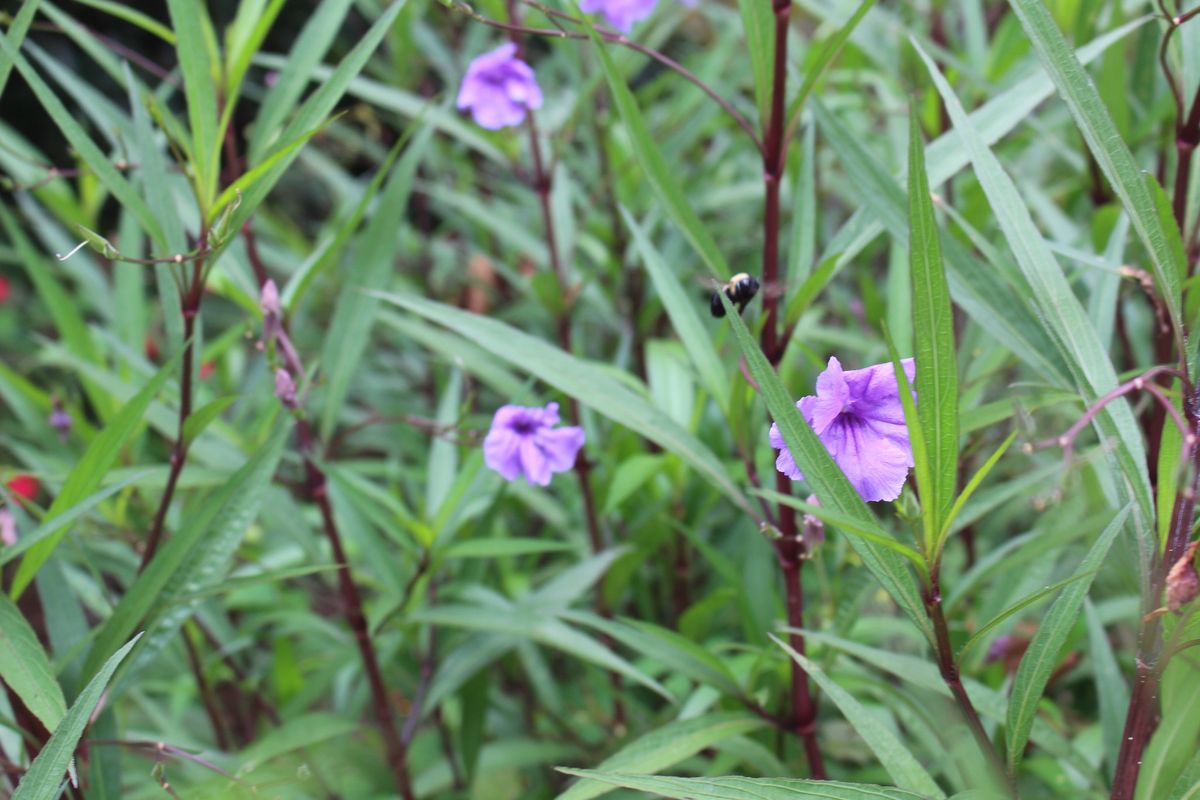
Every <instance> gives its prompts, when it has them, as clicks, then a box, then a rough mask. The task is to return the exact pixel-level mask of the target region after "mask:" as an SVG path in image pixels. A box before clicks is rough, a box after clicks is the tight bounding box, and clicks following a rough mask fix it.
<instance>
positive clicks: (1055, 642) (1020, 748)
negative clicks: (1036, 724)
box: [1005, 506, 1130, 771]
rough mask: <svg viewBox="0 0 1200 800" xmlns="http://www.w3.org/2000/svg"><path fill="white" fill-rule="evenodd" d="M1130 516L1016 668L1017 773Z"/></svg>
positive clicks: (1011, 735) (1120, 517)
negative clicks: (1040, 709)
mask: <svg viewBox="0 0 1200 800" xmlns="http://www.w3.org/2000/svg"><path fill="white" fill-rule="evenodd" d="M1129 512H1130V507H1129V506H1126V507H1125V508H1123V509H1121V511H1120V512H1118V513H1117V515H1116V516H1114V517H1113V519H1112V522H1110V523H1109V524H1108V527H1107V528H1105V529H1104V531H1103V532H1102V533H1101V534H1100V536H1099V538H1097V539H1096V543H1095V544H1093V545H1092V548H1091V549H1090V550H1089V551H1088V553H1087V555H1086V556H1084V559H1083V561H1082V562H1081V563H1080V565H1079V568H1078V569H1077V570H1076V571H1075V575H1077V576H1083V577H1084V579H1083V580H1080V581H1076V582H1075V583H1073V584H1072V585H1071V586H1069V587H1067V589H1066V590H1065V591H1063V593H1062V594H1061V595H1059V597H1058V599H1057V600H1055V601H1054V605H1052V606H1051V607H1050V610H1049V611H1048V612H1047V613H1046V615H1045V616H1044V617H1043V618H1042V624H1041V625H1040V626H1038V630H1037V633H1036V634H1034V636H1033V640H1032V641H1031V642H1030V643H1029V649H1027V650H1026V651H1025V655H1024V656H1023V657H1022V658H1021V664H1020V666H1018V667H1017V674H1016V676H1015V677H1014V678H1013V687H1012V693H1011V696H1010V698H1009V701H1008V735H1007V736H1006V737H1005V740H1006V742H1007V745H1008V763H1009V766H1010V767H1011V768H1013V770H1014V771H1015V768H1016V766H1017V765H1018V764H1019V763H1020V762H1021V756H1022V755H1023V754H1024V752H1025V743H1026V742H1027V741H1028V740H1029V732H1030V731H1031V730H1032V728H1033V720H1034V716H1035V715H1036V714H1037V706H1038V702H1039V701H1040V700H1041V699H1042V692H1043V691H1044V690H1045V688H1046V683H1047V682H1048V681H1049V680H1050V675H1051V673H1052V672H1053V671H1054V668H1055V666H1057V665H1058V654H1059V651H1060V650H1062V646H1063V644H1064V643H1066V640H1067V634H1069V633H1070V632H1071V628H1073V627H1075V623H1076V622H1078V621H1079V609H1080V607H1081V606H1082V605H1083V601H1084V598H1086V597H1087V593H1088V589H1090V588H1091V586H1092V578H1094V577H1095V574H1096V572H1097V571H1098V570H1099V569H1100V565H1101V564H1102V563H1103V561H1104V557H1105V556H1106V555H1107V554H1108V549H1109V548H1110V547H1111V546H1112V543H1113V540H1114V539H1116V538H1117V534H1118V533H1119V532H1120V531H1121V526H1122V525H1124V524H1125V518H1126V517H1127V516H1129Z"/></svg>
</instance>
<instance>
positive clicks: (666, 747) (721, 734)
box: [558, 711, 766, 800]
mask: <svg viewBox="0 0 1200 800" xmlns="http://www.w3.org/2000/svg"><path fill="white" fill-rule="evenodd" d="M765 725H766V721H765V720H763V719H761V718H759V717H755V716H752V715H750V714H747V713H745V712H738V711H729V712H723V713H715V714H706V715H704V716H701V717H692V718H691V719H684V720H676V721H675V722H671V723H668V724H666V725H664V726H662V727H661V728H658V729H656V730H652V731H650V732H649V733H645V734H643V735H641V736H639V737H638V738H637V739H635V740H633V741H632V742H630V743H629V744H627V745H625V746H624V747H622V748H621V749H620V750H618V751H617V752H616V753H614V754H612V755H611V756H609V757H608V758H606V759H604V760H603V761H601V762H600V764H599V765H598V766H597V767H596V770H597V771H603V772H617V773H636V774H653V773H655V772H658V771H659V770H663V769H667V768H668V767H672V766H674V765H675V764H678V763H679V762H680V761H683V760H684V759H687V758H691V757H692V756H694V755H695V754H696V753H699V752H700V751H701V750H704V749H705V748H708V747H712V746H714V745H716V744H718V743H720V742H722V741H724V740H726V739H729V738H732V737H734V736H741V735H742V734H746V733H751V732H753V731H756V730H759V729H761V728H763V727H764V726H765ZM613 788H615V787H613V786H612V785H611V784H607V783H605V782H603V781H591V780H587V779H586V778H585V779H584V780H582V781H580V782H579V783H576V784H575V785H574V786H571V787H570V788H569V789H567V790H566V791H565V792H563V793H562V794H560V795H558V800H591V798H593V797H599V796H600V795H603V794H607V793H609V792H611V791H612V790H613Z"/></svg>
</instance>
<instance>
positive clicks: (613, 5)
mask: <svg viewBox="0 0 1200 800" xmlns="http://www.w3.org/2000/svg"><path fill="white" fill-rule="evenodd" d="M657 2H658V0H581V1H580V3H579V10H580V11H583V12H584V13H585V14H593V13H596V12H600V13H601V14H603V15H604V19H605V21H606V22H608V24H609V25H612V26H613V27H614V28H616V29H617V30H619V31H620V32H621V33H629V31H631V30H632V29H633V23H635V22H638V21H640V20H643V19H645V18H646V17H648V16H650V13H651V12H652V11H654V5H655V3H657Z"/></svg>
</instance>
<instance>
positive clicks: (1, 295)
mask: <svg viewBox="0 0 1200 800" xmlns="http://www.w3.org/2000/svg"><path fill="white" fill-rule="evenodd" d="M10 293H11V289H10V288H9V285H8V279H7V278H5V277H4V276H3V275H0V306H2V305H4V304H5V303H6V302H8V295H9V294H10Z"/></svg>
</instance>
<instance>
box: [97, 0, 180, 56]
mask: <svg viewBox="0 0 1200 800" xmlns="http://www.w3.org/2000/svg"><path fill="white" fill-rule="evenodd" d="M76 2H78V3H79V5H81V6H91V7H92V8H95V9H98V10H100V11H103V12H104V13H106V14H109V15H111V16H114V17H116V18H117V19H120V20H124V21H125V22H128V23H129V24H130V25H136V26H137V27H139V28H141V29H142V30H144V31H146V32H147V33H150V34H153V35H154V36H157V37H158V38H159V39H162V40H163V41H164V42H166V43H167V44H169V45H171V46H172V47H174V46H175V33H174V31H172V30H171V29H170V28H168V27H167V26H166V25H163V24H162V23H161V22H159V21H158V20H156V19H154V18H153V17H151V16H149V15H148V14H143V13H142V12H141V11H138V10H137V9H136V8H130V7H129V6H127V5H125V4H124V3H114V2H111V0H76Z"/></svg>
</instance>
